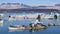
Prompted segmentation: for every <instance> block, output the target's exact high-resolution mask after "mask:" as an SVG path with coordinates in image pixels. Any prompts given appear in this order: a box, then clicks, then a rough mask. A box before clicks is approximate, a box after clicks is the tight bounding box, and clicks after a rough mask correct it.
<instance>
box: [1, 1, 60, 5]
mask: <svg viewBox="0 0 60 34" xmlns="http://www.w3.org/2000/svg"><path fill="white" fill-rule="evenodd" d="M1 3H23V4H27V5H39V4H60V0H0V4H1Z"/></svg>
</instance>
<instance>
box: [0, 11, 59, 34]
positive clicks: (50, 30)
mask: <svg viewBox="0 0 60 34" xmlns="http://www.w3.org/2000/svg"><path fill="white" fill-rule="evenodd" d="M36 13H39V12H36ZM42 13H46V14H49V12H42ZM55 13H56V12H55ZM57 13H59V12H57ZM2 14H5V16H4V19H2V20H3V24H2V25H1V26H0V34H59V33H60V26H51V27H49V26H48V23H50V22H52V23H55V24H56V23H60V19H41V20H40V22H43V24H44V25H46V26H47V29H39V30H15V31H9V30H8V27H9V26H10V25H26V26H27V25H29V24H30V23H31V22H34V21H35V20H36V19H25V20H8V16H9V15H11V14H12V15H13V14H34V12H28V13H27V12H26V13H25V12H2ZM59 14H60V13H59Z"/></svg>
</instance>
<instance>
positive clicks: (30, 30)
mask: <svg viewBox="0 0 60 34" xmlns="http://www.w3.org/2000/svg"><path fill="white" fill-rule="evenodd" d="M44 30H46V28H45V29H29V30H28V31H29V32H40V31H44ZM8 31H9V32H15V31H20V32H24V31H26V30H8Z"/></svg>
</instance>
